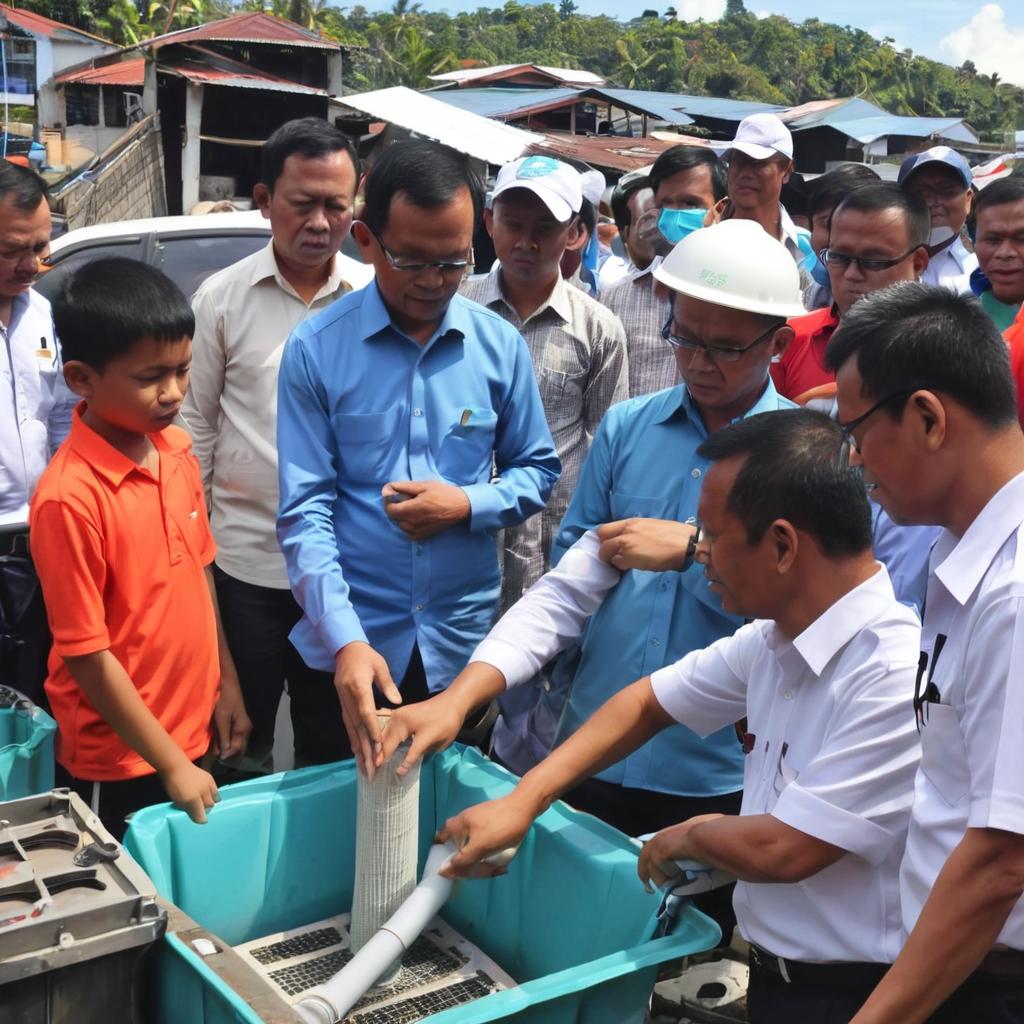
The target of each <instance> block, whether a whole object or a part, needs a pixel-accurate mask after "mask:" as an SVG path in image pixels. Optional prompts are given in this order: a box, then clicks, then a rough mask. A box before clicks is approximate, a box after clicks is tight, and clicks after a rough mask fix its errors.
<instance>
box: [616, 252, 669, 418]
mask: <svg viewBox="0 0 1024 1024" xmlns="http://www.w3.org/2000/svg"><path fill="white" fill-rule="evenodd" d="M660 262H661V258H660V257H655V260H654V262H653V263H652V264H651V265H650V266H649V267H647V268H646V269H645V270H637V268H636V267H632V268H631V269H630V271H629V273H628V274H627V275H626V276H625V277H624V278H623V279H622V280H621V281H616V282H615V284H613V285H611V287H609V288H608V289H606V290H605V291H604V292H603V293H602V295H601V301H602V302H603V303H604V304H605V305H606V306H607V307H608V308H609V309H610V310H611V311H612V312H613V313H614V314H615V315H616V316H617V317H618V318H619V319H620V320H621V321H622V325H623V326H624V327H625V328H626V346H627V348H628V350H629V397H630V398H635V397H636V396H637V395H649V394H651V393H652V392H655V391H663V390H664V389H665V388H672V387H675V386H676V384H678V383H679V368H678V366H677V365H676V357H675V353H674V352H673V351H672V346H671V345H669V344H668V342H666V341H665V339H664V338H663V337H662V336H661V329H662V328H663V327H664V326H665V321H666V320H667V319H668V314H669V309H670V308H671V300H670V299H669V297H668V296H667V295H666V296H664V297H662V298H659V297H658V296H657V295H656V294H655V290H656V285H657V282H656V281H655V280H654V275H653V274H652V271H653V270H654V268H655V267H656V266H657V265H658V264H659V263H660Z"/></svg>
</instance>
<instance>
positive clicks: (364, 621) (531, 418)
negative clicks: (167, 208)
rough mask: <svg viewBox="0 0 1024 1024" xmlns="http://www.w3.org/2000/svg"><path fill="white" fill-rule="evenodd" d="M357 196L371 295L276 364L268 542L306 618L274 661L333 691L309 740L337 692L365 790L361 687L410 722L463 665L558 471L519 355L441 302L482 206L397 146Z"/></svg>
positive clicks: (371, 735) (372, 756) (479, 313)
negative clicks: (505, 566)
mask: <svg viewBox="0 0 1024 1024" xmlns="http://www.w3.org/2000/svg"><path fill="white" fill-rule="evenodd" d="M364 196H365V205H364V209H363V214H362V220H361V221H359V222H356V224H355V225H354V229H353V235H354V236H355V238H356V241H357V242H358V243H359V246H360V249H361V250H362V253H363V257H364V259H365V260H366V261H367V262H369V263H372V264H373V267H374V270H375V280H374V281H373V282H372V283H371V284H369V285H368V286H367V287H366V288H364V289H362V290H361V291H358V292H353V293H351V294H349V295H347V296H345V297H344V298H342V299H341V300H339V301H338V302H336V303H335V304H334V305H332V306H331V307H329V308H328V309H326V310H324V311H323V312H322V313H319V314H318V315H317V316H315V317H313V318H311V319H309V320H307V321H306V322H305V323H303V324H302V325H300V326H299V327H298V328H296V330H295V331H294V333H293V334H292V337H291V338H290V339H289V341H288V343H287V345H286V347H285V352H284V356H283V358H282V362H281V372H280V378H279V391H278V453H279V464H280V481H281V503H280V508H279V515H278V538H279V540H280V542H281V548H282V550H283V552H284V556H285V561H286V564H287V567H288V575H289V579H290V582H291V586H292V589H293V591H294V593H295V596H296V598H297V600H298V602H299V604H300V605H301V606H302V608H303V612H304V615H303V618H302V619H301V620H300V621H299V623H298V625H297V626H296V627H295V629H294V630H293V632H292V641H293V643H294V644H295V645H296V647H297V648H298V650H299V652H300V654H302V656H303V658H304V659H305V660H306V662H307V663H308V664H309V665H310V666H311V667H312V668H315V669H319V670H322V671H323V672H325V673H331V672H332V673H333V688H332V687H331V686H330V680H329V677H327V676H325V677H324V679H325V685H324V693H325V729H331V728H332V727H333V728H337V727H336V725H335V723H336V721H337V718H338V715H337V704H336V703H333V702H334V701H335V697H334V692H333V691H334V690H337V697H338V699H340V702H341V712H342V716H341V717H342V718H343V720H344V728H345V732H346V733H347V738H348V743H349V745H350V746H351V750H352V752H353V753H354V755H355V757H356V758H357V760H358V762H359V764H360V767H361V768H362V769H363V770H364V771H365V772H366V773H367V774H368V775H372V773H373V771H374V768H375V767H376V766H378V765H379V764H380V729H379V727H378V725H377V716H376V712H375V701H374V693H373V688H374V686H376V687H377V688H378V690H379V691H380V693H381V694H382V695H383V696H384V697H385V698H386V699H387V701H389V702H391V703H398V702H400V701H403V700H404V701H405V702H406V703H408V702H409V701H410V699H418V698H422V697H425V696H426V695H427V694H428V692H436V691H438V690H441V689H443V688H444V687H445V686H446V685H447V684H448V683H449V682H450V681H451V680H452V679H453V678H454V677H455V675H456V674H457V673H458V671H459V670H460V669H461V668H462V667H463V666H464V665H465V663H466V662H467V661H468V659H469V656H470V655H471V653H472V651H473V649H474V647H475V646H476V644H477V643H478V642H479V641H480V640H481V639H482V638H483V636H484V634H485V633H486V632H487V630H488V629H489V627H490V625H491V623H492V621H493V617H494V613H495V609H496V605H497V599H498V592H499V585H500V576H499V569H498V560H497V547H496V531H497V530H499V529H500V528H502V527H508V526H514V525H516V524H518V523H521V522H522V521H523V520H524V519H526V518H528V517H529V516H531V515H532V514H533V513H535V512H538V511H540V510H541V509H542V508H543V507H544V504H545V502H546V500H547V498H548V495H549V494H550V492H551V489H552V487H553V486H554V483H555V481H556V480H557V479H558V473H559V463H558V458H557V456H556V455H555V450H554V445H553V443H552V439H551V434H550V432H549V431H548V427H547V423H546V420H545V417H544V409H543V406H542V405H541V401H540V396H539V394H538V391H537V385H536V383H535V380H534V374H533V368H532V366H531V363H530V356H529V352H528V350H527V348H526V344H525V342H524V341H523V339H522V338H521V337H520V336H519V334H518V333H517V332H516V330H515V329H514V328H513V327H511V326H510V325H509V324H508V323H507V322H506V321H505V320H503V319H502V318H501V317H499V316H497V315H496V314H494V313H492V312H490V311H489V310H486V309H484V308H483V307H481V306H478V305H477V304H476V303H473V302H470V301H469V300H467V299H464V298H462V297H460V296H458V295H457V294H456V290H457V288H458V285H459V282H460V281H461V280H462V276H463V274H464V272H465V269H466V265H467V261H468V257H469V253H470V241H471V238H472V233H473V228H474V225H475V223H476V221H477V220H478V218H479V215H480V209H481V203H482V197H481V190H480V186H479V183H478V182H477V180H476V179H475V176H474V175H473V173H472V171H471V170H470V168H469V165H468V162H467V161H466V159H465V158H463V157H461V156H459V155H458V154H456V153H454V152H452V151H451V150H448V149H445V148H444V147H442V146H439V145H437V144H436V143H431V142H421V141H408V142H401V143H397V144H396V145H394V146H392V147H391V148H390V149H389V150H388V151H387V152H386V153H385V154H384V155H383V156H382V157H381V158H380V159H379V160H378V161H377V162H376V163H375V165H374V167H373V169H372V170H371V172H370V174H369V176H368V177H367V180H366V183H365V188H364ZM395 679H399V680H401V681H402V682H401V686H400V687H396V686H395V683H394V680H395ZM399 689H401V694H400V693H399ZM336 739H337V742H336V744H335V746H336V748H337V755H336V756H337V757H344V756H349V755H348V749H346V745H345V737H344V736H343V735H342V734H341V731H340V729H338V730H337V738H336Z"/></svg>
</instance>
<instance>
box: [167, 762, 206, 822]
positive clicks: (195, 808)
mask: <svg viewBox="0 0 1024 1024" xmlns="http://www.w3.org/2000/svg"><path fill="white" fill-rule="evenodd" d="M160 781H161V782H162V783H163V785H164V790H165V791H166V792H167V795H168V796H169V797H170V799H171V803H173V804H174V806H175V807H178V808H180V809H181V810H183V811H185V812H186V814H188V816H189V817H190V818H191V819H192V820H193V821H194V822H196V824H199V825H202V824H204V823H205V822H206V812H207V811H208V810H209V809H210V808H211V807H213V805H214V804H215V803H216V802H217V801H218V800H220V793H219V792H218V791H217V783H216V782H214V781H213V776H212V775H211V774H210V773H209V772H206V771H203V769H202V768H197V767H196V766H195V765H194V764H193V763H192V762H191V761H189V760H188V759H186V758H185V755H184V754H182V761H181V763H180V764H178V765H175V767H174V768H172V769H171V770H170V771H168V772H164V773H163V774H162V775H161V776H160Z"/></svg>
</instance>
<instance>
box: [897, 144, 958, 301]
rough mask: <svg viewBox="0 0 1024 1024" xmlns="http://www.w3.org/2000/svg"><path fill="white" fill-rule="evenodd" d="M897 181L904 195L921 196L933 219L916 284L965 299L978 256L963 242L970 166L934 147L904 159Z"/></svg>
mask: <svg viewBox="0 0 1024 1024" xmlns="http://www.w3.org/2000/svg"><path fill="white" fill-rule="evenodd" d="M896 180H897V182H898V184H899V186H900V188H902V189H904V191H906V192H909V193H910V194H911V195H915V196H920V197H921V198H922V199H923V200H924V201H925V202H926V203H927V204H928V212H929V213H930V214H931V216H932V233H931V238H930V239H929V245H928V266H927V267H926V268H925V271H924V273H923V274H922V275H921V280H922V281H923V282H924V283H925V284H938V285H942V286H944V287H946V288H949V289H950V290H951V291H954V292H956V293H957V294H959V295H967V294H969V293H970V291H971V274H973V273H974V271H975V270H977V269H978V257H977V256H975V255H974V253H973V252H969V251H968V249H967V246H966V245H964V241H963V230H964V224H965V223H966V221H967V215H968V214H969V213H970V212H971V197H972V196H973V194H974V190H973V184H974V179H973V177H972V176H971V168H970V165H969V164H968V163H967V161H966V160H965V159H964V158H963V157H962V156H961V155H960V154H959V153H957V152H956V150H953V149H950V148H949V146H933V147H932V148H931V149H926V150H925V151H924V152H923V153H916V154H914V155H913V156H908V157H907V158H906V159H905V160H904V161H903V163H902V164H900V172H899V176H898V177H897V179H896Z"/></svg>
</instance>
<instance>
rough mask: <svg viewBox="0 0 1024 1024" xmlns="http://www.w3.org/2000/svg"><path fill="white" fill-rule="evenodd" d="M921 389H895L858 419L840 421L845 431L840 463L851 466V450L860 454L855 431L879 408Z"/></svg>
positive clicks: (841, 444) (840, 427)
mask: <svg viewBox="0 0 1024 1024" xmlns="http://www.w3.org/2000/svg"><path fill="white" fill-rule="evenodd" d="M920 390H921V388H903V389H902V390H900V391H894V392H893V393H892V394H891V395H886V396H885V398H882V399H879V400H878V401H877V402H875V404H874V405H873V406H871V408H870V409H868V411H867V412H862V413H861V414H860V415H859V416H858V417H857V418H856V419H852V420H850V422H849V423H840V424H839V429H840V430H841V431H842V432H843V439H842V441H841V442H840V445H839V465H840V466H849V464H850V453H851V452H856V453H857V454H858V455H860V444H859V443H858V441H857V440H856V438H854V436H853V432H854V431H855V430H856V429H857V428H858V427H859V426H860V425H861V424H862V423H864V421H865V420H867V419H868V418H869V417H870V416H873V415H874V414H875V413H876V412H878V410H879V409H884V408H885V407H886V406H887V405H893V404H894V403H895V402H901V401H902V402H905V401H906V400H907V399H908V398H909V397H910V396H911V395H912V394H913V393H914V392H915V391H920Z"/></svg>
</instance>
